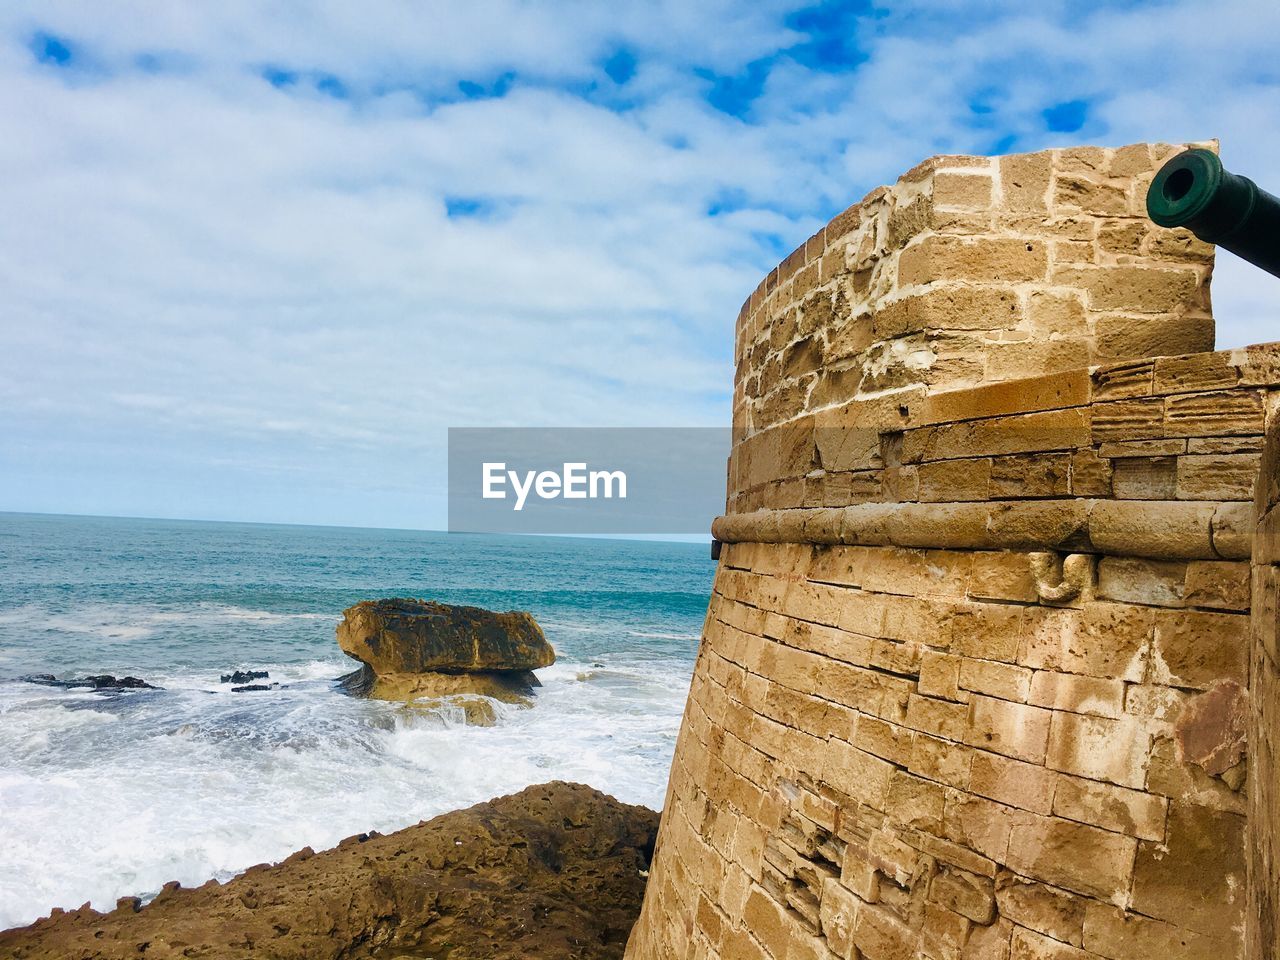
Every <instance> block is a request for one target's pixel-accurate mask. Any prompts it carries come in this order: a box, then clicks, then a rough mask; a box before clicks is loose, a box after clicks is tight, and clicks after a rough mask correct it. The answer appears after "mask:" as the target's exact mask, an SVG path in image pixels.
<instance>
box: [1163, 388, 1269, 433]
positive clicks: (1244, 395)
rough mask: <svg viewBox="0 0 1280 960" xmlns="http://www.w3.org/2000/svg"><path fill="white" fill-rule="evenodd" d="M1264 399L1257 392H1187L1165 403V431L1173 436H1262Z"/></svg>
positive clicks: (1170, 398)
mask: <svg viewBox="0 0 1280 960" xmlns="http://www.w3.org/2000/svg"><path fill="white" fill-rule="evenodd" d="M1262 426H1263V409H1262V398H1261V396H1260V395H1259V394H1258V393H1256V392H1254V391H1247V392H1246V391H1240V390H1232V391H1216V392H1211V393H1185V394H1179V395H1177V396H1172V397H1169V398H1168V399H1167V400H1166V401H1165V414H1164V430H1165V431H1166V432H1167V434H1168V435H1169V436H1171V437H1208V436H1227V435H1234V434H1259V433H1262Z"/></svg>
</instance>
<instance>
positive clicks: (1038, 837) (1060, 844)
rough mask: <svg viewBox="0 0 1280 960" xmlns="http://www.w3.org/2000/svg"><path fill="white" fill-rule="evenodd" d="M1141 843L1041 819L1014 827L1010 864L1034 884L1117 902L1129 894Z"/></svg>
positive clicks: (1011, 835) (1095, 829) (1100, 831)
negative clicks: (1138, 844)
mask: <svg viewBox="0 0 1280 960" xmlns="http://www.w3.org/2000/svg"><path fill="white" fill-rule="evenodd" d="M1137 843H1138V841H1137V840H1134V839H1133V838H1132V837H1125V836H1122V835H1120V834H1118V833H1110V832H1108V831H1106V830H1099V829H1098V828H1097V827H1090V826H1086V825H1084V824H1080V823H1074V822H1072V821H1070V820H1059V819H1056V818H1048V817H1037V818H1035V819H1033V820H1030V821H1026V822H1020V823H1015V824H1013V826H1012V828H1011V831H1010V836H1009V854H1008V861H1007V862H1008V864H1009V866H1010V867H1012V868H1013V869H1014V870H1016V871H1018V872H1019V873H1021V874H1023V875H1024V876H1027V877H1030V878H1032V879H1035V880H1041V881H1043V882H1045V883H1049V884H1052V885H1054V886H1058V887H1062V888H1063V889H1065V890H1070V891H1073V892H1075V893H1080V894H1084V895H1085V896H1089V897H1097V898H1098V899H1101V900H1112V899H1118V898H1120V897H1123V896H1124V895H1126V894H1127V893H1128V890H1129V884H1130V881H1131V878H1132V874H1133V857H1134V850H1135V848H1136V846H1137Z"/></svg>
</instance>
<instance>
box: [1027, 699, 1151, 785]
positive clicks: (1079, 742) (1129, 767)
mask: <svg viewBox="0 0 1280 960" xmlns="http://www.w3.org/2000/svg"><path fill="white" fill-rule="evenodd" d="M1150 747H1151V734H1150V732H1149V731H1148V729H1147V726H1146V724H1145V723H1143V722H1142V721H1141V720H1139V719H1138V718H1136V717H1123V718H1121V719H1118V720H1112V719H1109V718H1106V717H1087V716H1081V715H1080V714H1076V713H1064V712H1061V711H1059V712H1056V713H1054V714H1053V724H1052V727H1051V729H1050V732H1049V744H1048V752H1047V755H1046V759H1045V763H1046V765H1048V766H1049V767H1052V768H1053V769H1055V770H1061V771H1063V772H1064V773H1071V774H1076V775H1078V776H1082V777H1089V778H1091V779H1094V780H1106V781H1108V782H1110V783H1117V784H1120V785H1122V786H1127V787H1141V786H1142V785H1143V784H1144V783H1145V782H1146V776H1147V761H1148V754H1149V751H1150Z"/></svg>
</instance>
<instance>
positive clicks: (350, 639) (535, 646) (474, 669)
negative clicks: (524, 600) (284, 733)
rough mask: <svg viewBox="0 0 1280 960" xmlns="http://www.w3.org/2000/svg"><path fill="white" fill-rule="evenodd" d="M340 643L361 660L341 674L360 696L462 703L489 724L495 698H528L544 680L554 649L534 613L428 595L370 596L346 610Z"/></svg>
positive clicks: (345, 687) (476, 719) (468, 713)
mask: <svg viewBox="0 0 1280 960" xmlns="http://www.w3.org/2000/svg"><path fill="white" fill-rule="evenodd" d="M338 645H339V646H340V647H341V648H342V650H343V652H344V653H346V654H347V655H348V656H350V657H352V658H354V659H356V660H359V661H360V663H361V667H360V669H359V670H356V671H355V672H354V673H350V674H347V675H346V676H344V677H342V678H340V679H339V681H338V682H339V685H340V686H341V688H342V689H343V690H344V691H345V692H346V693H349V694H352V695H354V696H367V697H373V698H375V699H378V700H401V701H405V702H409V703H415V704H421V705H431V706H437V705H441V704H442V703H444V702H446V701H447V702H449V703H453V704H455V705H458V706H461V707H462V709H463V712H464V714H465V716H466V718H467V720H468V722H470V723H477V724H489V723H492V722H493V721H494V719H495V713H494V709H493V705H492V704H491V703H489V702H487V701H486V700H485V699H484V698H486V697H491V698H493V699H495V700H500V701H502V702H504V703H528V702H529V697H530V695H531V694H532V693H533V691H534V688H535V687H538V686H541V684H540V683H539V682H538V678H537V677H536V676H534V674H533V671H534V670H535V669H537V668H538V667H546V666H550V665H551V664H552V663H554V662H555V659H556V655H555V651H554V650H553V649H552V648H551V644H549V643H548V642H547V639H546V637H544V636H543V634H542V628H541V627H539V626H538V623H537V621H536V620H534V619H533V616H532V615H531V614H528V613H523V612H520V611H514V610H512V611H508V612H507V613H495V612H494V611H492V610H485V609H483V608H481V607H464V606H453V605H450V604H446V603H437V602H434V601H428V600H405V599H392V600H365V601H363V602H361V603H358V604H356V605H355V606H354V607H351V608H349V609H347V610H346V611H344V612H343V619H342V622H341V623H340V624H338Z"/></svg>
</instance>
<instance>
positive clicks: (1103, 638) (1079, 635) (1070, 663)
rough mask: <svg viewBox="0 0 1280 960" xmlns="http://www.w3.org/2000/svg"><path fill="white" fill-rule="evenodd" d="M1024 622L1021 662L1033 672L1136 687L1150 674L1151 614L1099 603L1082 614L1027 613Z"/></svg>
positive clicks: (1042, 609) (1067, 611) (1060, 611)
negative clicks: (1073, 675) (1117, 681)
mask: <svg viewBox="0 0 1280 960" xmlns="http://www.w3.org/2000/svg"><path fill="white" fill-rule="evenodd" d="M1024 621H1025V626H1024V631H1023V641H1022V649H1021V651H1020V654H1019V658H1018V660H1019V662H1020V663H1023V664H1025V665H1027V666H1029V667H1032V668H1034V669H1037V670H1054V671H1058V672H1062V673H1079V674H1084V675H1086V676H1090V677H1098V678H1102V679H1120V680H1129V681H1131V682H1135V683H1136V682H1137V681H1139V680H1141V679H1142V677H1143V674H1144V672H1145V671H1146V662H1147V655H1148V640H1149V639H1150V636H1151V630H1152V623H1153V618H1152V613H1151V611H1150V610H1145V609H1143V608H1141V607H1133V606H1129V605H1128V604H1119V603H1104V602H1100V601H1099V602H1094V603H1086V604H1085V605H1084V606H1083V607H1082V608H1081V609H1079V610H1072V609H1055V608H1049V607H1032V608H1028V609H1027V610H1026V611H1024Z"/></svg>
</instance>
